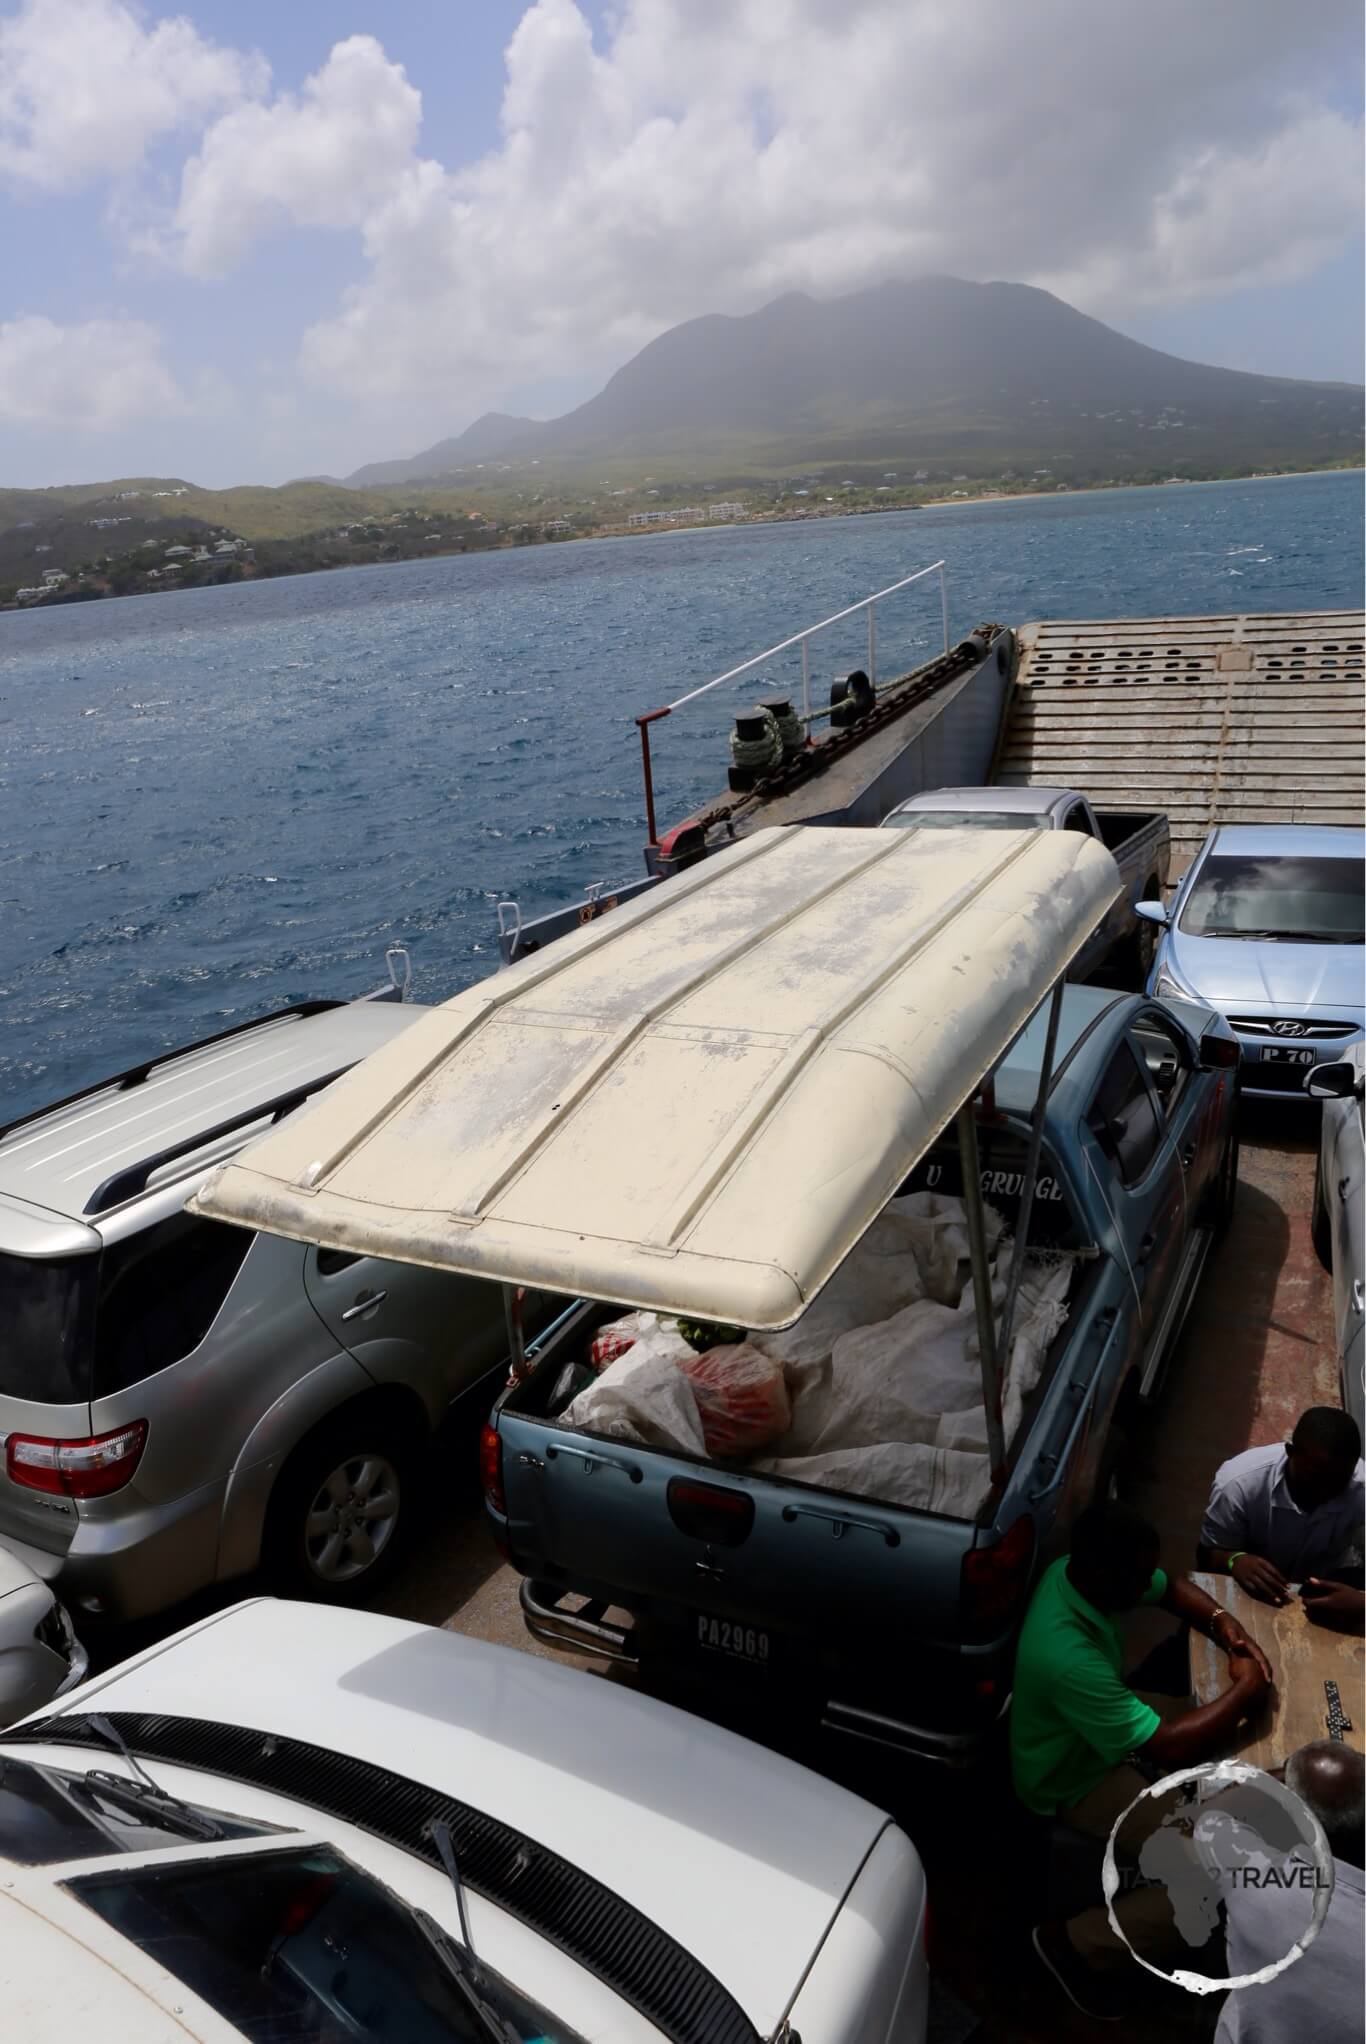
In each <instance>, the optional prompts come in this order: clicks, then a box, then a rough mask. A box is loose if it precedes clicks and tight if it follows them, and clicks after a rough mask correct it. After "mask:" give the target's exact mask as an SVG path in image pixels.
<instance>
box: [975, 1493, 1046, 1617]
mask: <svg viewBox="0 0 1366 2044" xmlns="http://www.w3.org/2000/svg"><path fill="white" fill-rule="evenodd" d="M1033 1563H1034V1521H1033V1520H1032V1519H1031V1518H1029V1517H1028V1515H1027V1514H1026V1515H1025V1516H1024V1517H1022V1518H1019V1519H1017V1520H1016V1521H1015V1524H1014V1525H1013V1526H1012V1527H1011V1528H1010V1530H1009V1531H1008V1532H1007V1533H1004V1534H1003V1535H1002V1536H1001V1538H1000V1539H999V1540H997V1541H996V1542H994V1544H993V1545H992V1546H990V1547H972V1548H969V1550H968V1552H967V1553H966V1554H965V1555H964V1556H963V1616H964V1619H965V1621H966V1623H967V1624H968V1625H969V1627H971V1629H972V1630H973V1631H974V1632H975V1633H977V1634H978V1635H979V1636H983V1635H985V1636H987V1637H990V1635H991V1634H993V1633H998V1632H1004V1631H1005V1629H1006V1627H1007V1626H1008V1625H1009V1623H1010V1621H1011V1619H1012V1618H1013V1617H1014V1616H1015V1614H1016V1612H1017V1610H1018V1609H1019V1606H1020V1604H1021V1603H1022V1602H1023V1600H1024V1594H1025V1591H1026V1590H1027V1589H1028V1588H1029V1572H1030V1569H1031V1568H1032V1567H1033Z"/></svg>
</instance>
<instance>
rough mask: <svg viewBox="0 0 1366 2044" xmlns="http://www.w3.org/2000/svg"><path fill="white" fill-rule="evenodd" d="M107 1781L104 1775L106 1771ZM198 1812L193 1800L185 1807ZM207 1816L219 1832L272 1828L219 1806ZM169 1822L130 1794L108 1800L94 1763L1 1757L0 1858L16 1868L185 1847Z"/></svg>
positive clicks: (246, 1833)
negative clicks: (51, 1763)
mask: <svg viewBox="0 0 1366 2044" xmlns="http://www.w3.org/2000/svg"><path fill="white" fill-rule="evenodd" d="M106 1779H107V1777H106ZM120 1786H122V1787H123V1788H125V1789H128V1788H131V1789H132V1790H133V1791H134V1795H135V1794H136V1790H137V1784H136V1783H135V1782H134V1783H130V1782H128V1780H127V1778H126V1777H125V1778H124V1779H123V1781H122V1783H121V1784H120V1783H119V1782H117V1781H116V1782H114V1783H113V1784H112V1790H113V1795H114V1797H116V1798H118V1797H119V1788H120ZM190 1807H191V1808H193V1809H196V1810H198V1809H199V1805H198V1804H193V1805H191V1806H190ZM200 1814H202V1815H203V1816H206V1817H211V1818H212V1819H213V1822H214V1824H215V1825H216V1827H217V1830H218V1833H219V1836H220V1837H222V1838H250V1837H254V1836H257V1835H258V1834H261V1833H265V1832H270V1831H273V1830H275V1829H276V1827H275V1826H274V1825H271V1824H248V1823H247V1822H245V1820H244V1819H242V1818H240V1817H225V1816H223V1815H222V1814H221V1813H220V1812H219V1811H217V1810H213V1811H210V1810H203V1811H201V1812H200ZM169 1815H170V1818H171V1820H172V1821H169V1822H167V1823H164V1824H163V1823H162V1822H161V1821H160V1816H159V1813H158V1812H157V1811H156V1810H155V1809H153V1808H150V1807H148V1805H147V1804H146V1802H143V1803H142V1804H141V1806H137V1805H136V1804H135V1800H134V1797H130V1798H129V1799H128V1800H126V1801H125V1800H124V1799H122V1798H119V1799H118V1800H111V1797H110V1794H109V1793H106V1792H104V1791H103V1789H102V1784H101V1780H100V1770H99V1769H93V1768H92V1769H89V1770H87V1771H86V1772H84V1773H81V1772H72V1771H70V1770H68V1769H66V1768H61V1767H34V1766H33V1765H31V1764H30V1762H28V1761H27V1760H11V1759H9V1758H8V1756H6V1757H5V1758H4V1759H0V1858H3V1859H8V1860H13V1861H15V1863H16V1864H17V1865H19V1866H21V1867H48V1866H55V1865H56V1864H57V1863H58V1862H59V1861H61V1860H67V1859H102V1858H104V1857H105V1855H106V1854H108V1853H115V1852H145V1851H146V1850H147V1849H148V1848H149V1847H150V1846H157V1845H183V1844H184V1842H185V1833H184V1830H183V1829H182V1828H180V1827H179V1826H178V1825H177V1824H176V1823H175V1822H174V1816H175V1812H174V1811H171V1812H170V1813H169Z"/></svg>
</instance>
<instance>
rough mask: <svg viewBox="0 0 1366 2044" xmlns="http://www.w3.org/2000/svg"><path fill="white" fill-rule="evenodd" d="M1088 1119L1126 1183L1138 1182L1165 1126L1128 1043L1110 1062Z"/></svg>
mask: <svg viewBox="0 0 1366 2044" xmlns="http://www.w3.org/2000/svg"><path fill="white" fill-rule="evenodd" d="M1086 1120H1087V1125H1088V1127H1089V1128H1090V1130H1091V1133H1092V1135H1094V1137H1095V1139H1096V1141H1097V1142H1098V1143H1099V1144H1100V1147H1101V1148H1102V1150H1104V1152H1105V1154H1106V1156H1107V1157H1109V1158H1110V1160H1111V1162H1112V1163H1113V1164H1114V1166H1115V1168H1116V1170H1117V1171H1118V1172H1119V1175H1120V1177H1121V1179H1122V1180H1123V1181H1124V1183H1125V1184H1126V1185H1135V1184H1137V1182H1138V1180H1139V1179H1140V1178H1142V1176H1143V1174H1144V1172H1145V1171H1146V1170H1147V1169H1148V1166H1149V1165H1150V1164H1151V1163H1152V1160H1153V1157H1154V1156H1155V1154H1156V1152H1157V1146H1158V1144H1159V1142H1160V1141H1161V1140H1162V1128H1161V1124H1160V1123H1159V1121H1158V1118H1157V1109H1156V1107H1155V1106H1154V1105H1153V1096H1152V1094H1151V1093H1150V1092H1149V1091H1148V1082H1147V1080H1146V1078H1145V1077H1144V1075H1143V1072H1142V1070H1141V1069H1140V1067H1139V1063H1138V1059H1137V1057H1136V1056H1135V1055H1134V1052H1133V1051H1132V1049H1131V1048H1130V1047H1129V1045H1128V1044H1127V1043H1122V1044H1121V1045H1120V1047H1119V1049H1118V1050H1117V1051H1116V1052H1115V1054H1114V1056H1113V1057H1112V1058H1111V1060H1110V1062H1109V1064H1108V1065H1107V1067H1106V1069H1105V1076H1104V1078H1103V1079H1102V1080H1101V1082H1100V1084H1099V1086H1097V1088H1096V1092H1095V1098H1094V1099H1093V1100H1092V1102H1091V1106H1090V1109H1089V1110H1088V1112H1087V1116H1086Z"/></svg>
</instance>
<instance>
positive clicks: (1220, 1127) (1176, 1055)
mask: <svg viewBox="0 0 1366 2044" xmlns="http://www.w3.org/2000/svg"><path fill="white" fill-rule="evenodd" d="M1129 1033H1130V1035H1131V1037H1132V1039H1133V1043H1134V1047H1135V1049H1136V1050H1137V1052H1138V1054H1139V1058H1140V1059H1141V1061H1142V1063H1143V1065H1144V1067H1145V1068H1146V1070H1147V1074H1148V1080H1149V1083H1150V1085H1151V1086H1152V1089H1153V1092H1154V1094H1155V1095H1156V1097H1157V1107H1158V1113H1159V1114H1160V1116H1161V1118H1162V1124H1163V1127H1164V1128H1165V1129H1166V1131H1167V1133H1168V1134H1169V1135H1170V1137H1171V1140H1172V1143H1173V1145H1174V1146H1175V1149H1176V1154H1177V1157H1178V1159H1179V1161H1180V1164H1181V1169H1182V1171H1183V1173H1184V1174H1185V1182H1186V1209H1187V1213H1188V1215H1189V1216H1190V1217H1192V1218H1194V1215H1195V1213H1196V1210H1197V1209H1198V1208H1199V1206H1200V1204H1201V1201H1202V1199H1203V1196H1204V1191H1205V1188H1206V1186H1208V1185H1209V1184H1210V1183H1211V1182H1212V1180H1213V1178H1214V1176H1215V1174H1216V1172H1217V1171H1218V1169H1219V1166H1220V1164H1221V1162H1222V1161H1223V1145H1224V1141H1225V1116H1224V1112H1223V1106H1222V1101H1223V1094H1222V1092H1221V1091H1220V1090H1219V1089H1220V1080H1219V1078H1218V1077H1217V1076H1216V1077H1211V1075H1210V1074H1209V1073H1208V1072H1205V1071H1202V1070H1201V1067H1200V1061H1199V1057H1198V1054H1197V1049H1196V1046H1195V1044H1194V1043H1193V1042H1192V1040H1191V1038H1190V1036H1189V1035H1188V1034H1187V1032H1186V1031H1185V1030H1184V1029H1183V1028H1182V1027H1181V1024H1180V1023H1179V1022H1178V1021H1177V1020H1176V1018H1175V1017H1174V1016H1172V1015H1166V1014H1163V1012H1162V1010H1161V1009H1160V1008H1144V1009H1143V1010H1141V1011H1140V1013H1139V1014H1138V1015H1136V1016H1135V1017H1134V1020H1133V1022H1132V1023H1131V1025H1130V1032H1129Z"/></svg>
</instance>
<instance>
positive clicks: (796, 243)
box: [0, 0, 1363, 487]
mask: <svg viewBox="0 0 1366 2044" xmlns="http://www.w3.org/2000/svg"><path fill="white" fill-rule="evenodd" d="M1362 184H1363V156H1362V25H1361V10H1360V6H1359V0H1305V4H1302V5H1298V6H1290V5H1287V4H1286V0H1195V4H1194V5H1192V4H1191V0H1141V4H1139V0H1121V4H1118V5H1115V4H1109V5H1100V6H1097V5H1096V4H1095V0H1027V4H1021V0H596V4H594V0H533V4H528V0H386V4H385V5H384V6H382V7H381V6H377V5H374V4H363V0H283V4H282V0H270V4H267V0H231V4H229V0H191V4H189V5H188V6H186V7H185V8H183V9H182V10H181V11H179V12H175V11H171V10H169V9H166V8H163V7H161V6H159V5H156V4H154V0H146V4H140V0H0V484H8V485H23V486H39V485H43V484H50V483H59V482H75V481H87V480H94V479H100V478H104V477H115V476H128V475H166V476H172V475H174V476H182V477H185V478H187V479H189V480H192V481H195V482H199V483H203V484H205V485H209V486H216V487H221V486H224V485H227V484H231V483H240V482H267V483H279V482H284V481H286V480H287V479H289V478H290V477H292V476H297V475H307V474H316V473H328V474H333V475H345V474H347V473H348V472H349V471H350V470H352V469H353V468H355V467H358V466H359V465H360V464H362V463H364V462H367V461H371V460H382V459H386V458H392V457H395V456H401V455H410V454H413V453H416V452H418V451H419V450H421V449H422V448H425V447H427V446H429V445H431V444H432V443H433V442H434V441H436V440H439V439H442V438H444V437H446V436H447V435H450V434H454V433H458V432H460V431H461V430H463V428H464V427H465V426H467V425H469V424H470V423H471V421H472V420H474V419H475V418H477V417H478V416H479V415H480V414H481V413H483V412H485V411H489V410H498V411H512V412H522V413H527V414H529V415H531V416H533V417H552V416H554V415H555V414H556V413H558V412H561V411H565V410H567V409H568V408H569V407H570V406H571V405H573V404H575V403H577V402H579V401H580V400H581V399H583V398H584V397H587V396H589V395H591V394H592V393H593V392H594V391H595V390H597V389H599V388H600V387H601V385H602V383H603V382H604V381H605V380H606V378H607V376H609V375H610V374H611V372H612V371H613V369H615V368H616V367H618V366H619V365H620V364H621V363H622V362H623V361H625V360H627V359H628V358H629V357H630V356H631V355H632V354H634V353H635V352H636V350H637V349H639V348H640V347H642V346H643V345H644V344H645V343H646V342H647V341H649V340H651V339H652V338H653V337H654V336H655V335H656V334H659V333H661V332H663V331H664V330H665V329H666V328H668V327H671V326H674V325H676V324H677V323H678V322H679V321H681V320H684V319H689V318H692V317H695V316H696V315H698V314H701V313H710V312H721V313H730V314H743V313H746V312H750V311H753V310H754V309H756V308H757V307H758V306H760V305H763V304H766V303H767V302H768V301H769V300H770V299H773V298H776V297H778V296H779V295H780V294H781V293H783V292H785V291H790V290H805V291H808V292H810V293H812V294H813V295H814V296H817V297H822V296H826V297H828V296H834V295H836V294H837V293H840V292H844V291H851V290H856V289H859V288H861V287H863V286H866V285H870V284H877V283H881V282H884V281H886V280H888V279H890V278H900V277H913V276H916V275H920V274H924V273H927V272H947V273H949V274H952V275H956V276H963V277H969V278H974V279H979V280H989V279H993V278H1007V279H1010V280H1013V281H1019V282H1024V283H1030V284H1037V285H1040V286H1043V287H1045V288H1047V289H1049V290H1053V291H1056V292H1057V293H1058V294H1059V295H1060V296H1062V297H1064V298H1066V299H1067V300H1068V301H1069V302H1070V303H1072V304H1074V305H1077V306H1079V307H1080V308H1081V309H1082V310H1083V311H1084V312H1088V313H1091V314H1093V315H1094V316H1095V317H1097V318H1099V319H1103V320H1106V321H1108V322H1109V323H1110V324H1112V325H1114V326H1117V327H1119V328H1121V329H1122V331H1124V332H1126V333H1129V334H1132V335H1134V336H1135V337H1136V338H1138V339H1139V340H1143V341H1147V342H1149V343H1150V344H1151V345H1153V346H1156V347H1161V348H1166V349H1169V350H1171V351H1172V352H1173V353H1177V354H1183V355H1189V356H1191V357H1193V358H1195V359H1198V360H1201V361H1209V362H1218V363H1222V364H1225V365H1227V366H1229V367H1233V368H1240V369H1253V370H1259V371H1264V372H1266V373H1269V374H1276V375H1289V376H1305V377H1315V378H1328V379H1347V380H1351V381H1359V380H1361V376H1362V352H1363V311H1362V306H1363V244H1362Z"/></svg>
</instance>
